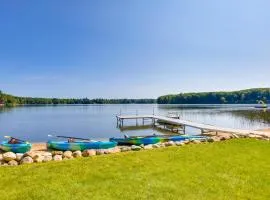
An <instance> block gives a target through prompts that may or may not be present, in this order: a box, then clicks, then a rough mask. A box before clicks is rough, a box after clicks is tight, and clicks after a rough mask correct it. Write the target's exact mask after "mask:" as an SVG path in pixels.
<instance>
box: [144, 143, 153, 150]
mask: <svg viewBox="0 0 270 200" xmlns="http://www.w3.org/2000/svg"><path fill="white" fill-rule="evenodd" d="M144 149H153V145H152V144H148V145H145V146H144Z"/></svg>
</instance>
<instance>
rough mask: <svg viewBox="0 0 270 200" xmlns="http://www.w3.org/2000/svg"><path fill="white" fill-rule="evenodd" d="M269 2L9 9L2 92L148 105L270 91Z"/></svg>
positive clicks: (49, 4)
mask: <svg viewBox="0 0 270 200" xmlns="http://www.w3.org/2000/svg"><path fill="white" fill-rule="evenodd" d="M269 8H270V1H268V0H256V1H255V0H252V1H251V0H237V1H234V0H219V1H216V0H204V1H201V0H182V1H181V0H175V1H174V0H133V1H131V0H130V1H129V0H114V1H111V0H99V1H94V0H92V1H91V0H87V1H83V0H79V1H75V0H73V1H70V0H57V1H53V0H47V1H30V0H26V1H14V0H6V1H1V6H0V30H1V31H0V38H1V39H0V89H1V90H3V91H5V92H7V93H12V94H15V95H20V96H36V97H89V98H95V97H103V98H143V97H150V98H151V97H158V96H159V95H163V94H170V93H179V92H193V91H216V90H237V89H244V88H252V87H270V78H269V74H270V12H269Z"/></svg>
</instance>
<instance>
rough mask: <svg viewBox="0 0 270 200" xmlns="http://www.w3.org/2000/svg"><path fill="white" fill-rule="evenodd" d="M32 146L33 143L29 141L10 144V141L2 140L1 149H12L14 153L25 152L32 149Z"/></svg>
mask: <svg viewBox="0 0 270 200" xmlns="http://www.w3.org/2000/svg"><path fill="white" fill-rule="evenodd" d="M31 147H32V144H31V143H28V142H21V143H18V144H9V143H8V142H6V141H4V142H1V149H2V150H4V151H12V152H14V153H25V152H27V151H30V149H31Z"/></svg>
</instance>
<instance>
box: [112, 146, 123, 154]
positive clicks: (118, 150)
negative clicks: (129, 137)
mask: <svg viewBox="0 0 270 200" xmlns="http://www.w3.org/2000/svg"><path fill="white" fill-rule="evenodd" d="M119 152H121V149H120V148H118V147H114V148H112V149H111V153H119Z"/></svg>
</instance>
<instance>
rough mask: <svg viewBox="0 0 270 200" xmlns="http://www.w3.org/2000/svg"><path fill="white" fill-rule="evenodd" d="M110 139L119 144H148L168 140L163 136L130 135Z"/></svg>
mask: <svg viewBox="0 0 270 200" xmlns="http://www.w3.org/2000/svg"><path fill="white" fill-rule="evenodd" d="M110 141H112V142H117V143H118V144H119V145H141V144H143V145H148V144H156V143H159V142H165V141H168V139H166V138H161V137H130V138H110Z"/></svg>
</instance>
